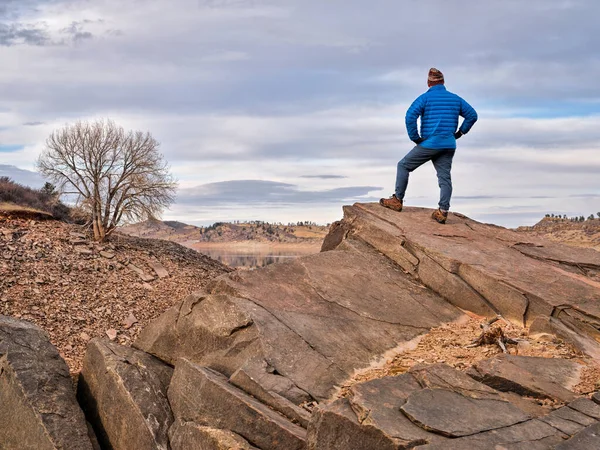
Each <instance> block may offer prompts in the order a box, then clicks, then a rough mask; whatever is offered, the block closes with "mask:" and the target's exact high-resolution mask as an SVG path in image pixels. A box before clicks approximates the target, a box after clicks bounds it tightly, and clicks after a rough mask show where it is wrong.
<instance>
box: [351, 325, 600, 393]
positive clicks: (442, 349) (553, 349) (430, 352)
mask: <svg viewBox="0 0 600 450" xmlns="http://www.w3.org/2000/svg"><path fill="white" fill-rule="evenodd" d="M480 323H481V320H478V319H474V318H469V319H468V320H465V321H462V322H459V323H450V324H446V325H442V326H440V327H437V328H432V329H431V330H430V332H429V333H427V334H425V335H424V336H422V338H420V339H417V340H415V345H413V346H412V347H411V348H408V349H406V350H405V351H402V352H400V353H398V354H396V355H395V356H393V357H392V358H391V359H390V360H388V361H387V362H386V363H385V364H384V365H383V366H380V367H373V368H371V369H369V370H367V371H362V372H361V373H358V374H357V375H355V376H354V377H353V378H352V379H351V380H350V381H349V382H348V383H346V385H345V386H343V387H342V390H341V395H342V396H345V395H348V393H349V388H350V387H351V386H352V385H354V384H356V383H360V382H363V381H367V380H372V379H376V378H383V377H386V376H390V375H398V374H401V373H404V372H406V371H408V370H409V369H410V368H411V367H413V366H415V365H417V364H435V363H445V364H448V365H450V366H452V367H454V368H455V369H458V370H467V369H469V368H470V367H471V366H472V365H473V364H475V363H477V362H478V361H481V360H483V359H488V358H491V357H493V356H494V355H497V354H499V353H501V352H502V351H501V350H500V348H499V347H498V346H497V345H485V346H481V347H474V348H467V346H468V345H469V344H470V343H471V342H472V341H473V340H474V339H476V338H477V337H478V336H479V334H480V333H481V328H480V327H479V324H480ZM493 327H501V328H502V329H503V331H504V333H505V335H506V336H509V337H511V338H513V339H517V340H519V341H520V343H519V345H518V346H516V345H508V346H507V347H508V351H509V353H511V354H513V355H521V356H537V357H542V358H563V359H572V360H575V361H577V362H579V363H581V364H583V365H584V370H583V373H582V376H581V380H580V383H579V384H578V385H577V386H575V387H574V389H573V390H574V391H575V392H577V393H579V394H585V393H589V392H593V391H595V390H597V389H598V386H597V383H598V380H600V367H598V366H597V365H596V364H594V363H593V361H591V359H590V358H588V357H586V356H585V355H583V354H581V353H580V352H578V351H577V350H575V349H574V348H573V347H572V346H571V345H569V344H567V343H564V342H562V341H561V340H560V339H558V338H556V339H554V340H551V341H547V340H534V339H530V338H529V337H528V336H527V332H526V330H524V329H522V328H519V327H516V326H513V325H508V324H506V323H504V322H496V324H494V325H493Z"/></svg>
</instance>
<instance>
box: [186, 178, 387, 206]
mask: <svg viewBox="0 0 600 450" xmlns="http://www.w3.org/2000/svg"><path fill="white" fill-rule="evenodd" d="M381 189H382V188H381V187H375V186H347V187H340V188H335V189H329V190H324V191H305V190H300V189H298V186H295V185H293V184H289V183H281V182H277V181H265V180H232V181H223V182H219V183H209V184H204V185H201V186H197V187H195V188H187V189H181V190H180V191H179V193H178V195H177V203H178V204H189V205H195V206H218V205H240V206H245V207H248V206H253V205H271V206H281V205H295V204H307V203H308V204H310V203H314V204H319V203H321V204H322V203H333V204H342V203H343V202H354V201H359V200H362V201H365V200H373V197H368V194H369V192H371V191H379V190H381Z"/></svg>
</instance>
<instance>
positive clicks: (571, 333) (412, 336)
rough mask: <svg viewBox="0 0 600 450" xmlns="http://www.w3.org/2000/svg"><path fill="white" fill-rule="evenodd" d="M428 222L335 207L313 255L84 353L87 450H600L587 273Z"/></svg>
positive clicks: (564, 256) (479, 227) (572, 256)
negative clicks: (128, 339) (130, 341)
mask: <svg viewBox="0 0 600 450" xmlns="http://www.w3.org/2000/svg"><path fill="white" fill-rule="evenodd" d="M430 214H431V211H430V210H425V209H421V208H407V209H406V210H405V211H403V212H402V213H395V212H393V211H390V210H387V209H384V208H382V207H380V206H379V205H376V204H355V205H353V206H349V207H345V208H344V219H343V220H342V221H340V222H338V223H335V224H333V225H332V227H331V229H330V233H329V234H328V236H327V237H326V239H325V240H324V242H323V249H322V250H323V251H322V252H321V253H320V254H317V255H311V256H306V257H302V258H299V259H296V260H293V261H289V262H285V263H281V264H277V265H272V266H268V267H266V268H264V269H260V270H255V271H249V272H243V271H241V272H233V273H229V274H224V275H221V276H220V277H218V278H216V279H214V280H212V281H211V282H209V283H208V284H206V285H205V286H204V289H203V290H202V291H197V292H195V293H193V294H191V295H189V296H187V297H186V298H184V299H183V300H182V301H180V302H178V303H176V304H175V305H174V306H173V307H172V308H170V309H169V310H168V311H166V312H165V313H164V314H163V315H162V316H160V317H159V318H158V319H156V320H155V321H153V322H152V323H151V324H150V325H148V326H147V327H145V328H144V330H143V331H142V332H141V333H140V335H139V336H138V338H137V339H136V341H135V343H134V346H133V347H125V346H121V345H118V344H117V343H115V342H111V341H109V340H108V339H94V340H92V341H91V342H90V343H89V344H88V350H87V353H86V357H85V362H84V367H83V369H82V372H81V375H80V378H79V383H78V392H77V398H78V402H79V405H81V407H82V409H83V410H84V412H85V416H86V418H87V420H88V421H89V422H90V423H91V425H92V427H93V430H94V432H95V436H96V437H97V439H98V441H99V443H100V446H101V448H111V449H130V448H143V449H146V448H147V449H167V448H169V446H170V448H171V449H172V450H183V449H190V448H202V449H211V450H215V449H223V448H239V449H262V450H284V449H285V450H289V449H292V450H293V449H298V450H301V449H310V450H321V449H323V450H325V449H327V450H338V449H339V450H342V449H343V450H388V449H389V450H398V449H405V448H406V449H408V448H419V449H421V448H422V449H424V450H425V449H427V450H430V449H469V450H472V449H482V450H483V449H490V448H497V449H527V450H537V449H540V450H542V449H554V448H555V449H567V448H569V449H590V448H600V394H599V393H597V392H594V391H595V390H596V389H597V388H598V387H597V386H596V385H595V384H594V381H595V380H597V378H598V372H597V370H598V364H599V363H600V309H599V306H598V305H599V304H600V303H599V301H600V279H599V276H600V253H598V252H596V251H594V250H589V249H588V250H585V249H583V250H582V249H574V248H572V247H568V246H564V245H559V244H556V243H553V242H551V241H547V240H542V239H539V238H535V237H529V236H526V235H523V234H520V233H517V232H514V231H511V230H507V229H504V228H500V227H496V226H492V225H485V224H480V223H477V222H475V221H472V220H470V219H468V218H466V217H464V216H462V215H460V214H451V215H450V217H449V219H448V223H447V224H446V225H439V224H437V223H436V222H433V221H432V220H431V219H430V217H429V216H430ZM494 321H495V322H494ZM4 322H6V323H2V321H0V361H6V362H5V363H4V366H3V367H4V370H3V371H0V383H1V382H3V380H5V379H7V380H10V381H11V382H12V383H13V384H19V383H20V384H21V385H23V386H25V385H27V381H28V373H27V371H26V370H22V368H23V367H26V366H27V364H29V363H27V364H25V363H23V364H20V361H31V360H32V359H33V360H36V349H35V348H32V346H31V345H23V342H27V341H24V340H23V339H17V340H15V339H14V334H15V333H14V332H13V331H11V330H12V329H14V328H15V327H16V326H20V327H21V328H20V329H22V330H29V325H27V324H24V323H21V324H19V325H15V324H14V323H13V322H11V321H10V320H9V321H6V320H4ZM477 323H481V325H482V330H483V332H484V334H482V336H480V339H478V342H477V343H473V344H471V345H470V341H471V340H472V338H473V337H474V336H475V337H476V335H477V332H476V324H477ZM11 327H12V328H11ZM4 329H8V330H9V331H8V332H5V333H4V334H2V331H3V330H4ZM26 332H27V331H22V333H26ZM31 333H34V331H31ZM452 336H454V337H452ZM475 344H477V346H475ZM500 344H502V345H504V346H505V347H508V351H509V352H510V354H509V353H502V352H501V351H500V347H501V345H500ZM431 346H433V347H431ZM440 347H441V348H440ZM6 348H8V349H9V351H8V352H7V351H6ZM10 348H18V349H19V352H18V353H19V354H20V355H22V356H21V359H16V360H14V359H13V360H7V358H6V356H5V355H10ZM42 356H43V355H40V356H39V357H42ZM3 374H4V375H3ZM47 378H48V379H52V377H51V374H48V376H47ZM5 384H6V385H8V384H7V383H5ZM0 386H2V385H1V384H0ZM2 392H3V391H2V389H0V395H1V394H2ZM7 392H13V391H7ZM15 392H16V391H15ZM61 392H62V391H61ZM42 394H43V393H40V395H41V396H42V398H45V397H43V395H42ZM6 398H8V400H9V401H11V402H13V403H14V402H17V403H18V401H19V399H18V398H15V396H13V397H10V398H9V397H6ZM2 400H3V399H2ZM70 401H71V400H69V402H70ZM6 404H7V405H8V407H7V409H11V407H12V405H11V404H9V403H6ZM20 404H21V405H25V406H26V407H27V408H29V409H28V411H33V412H34V413H35V412H36V411H39V404H40V402H39V401H37V397H36V396H35V395H29V396H28V397H26V398H25V399H21V403H20ZM69 404H71V403H69ZM27 408H24V407H22V408H21V409H27ZM31 417H33V418H31ZM36 417H38V419H36ZM9 419H10V418H8V417H2V415H1V414H0V429H4V430H5V431H4V433H5V436H7V438H10V439H13V441H14V440H15V439H16V438H15V436H19V430H18V429H17V428H15V427H14V426H13V427H9V428H7V429H5V428H3V426H4V425H5V424H9V423H12V422H9ZM57 420H60V419H57ZM29 423H30V424H31V425H30V426H34V425H35V426H37V427H45V428H46V429H48V430H49V431H48V433H46V436H47V435H51V436H53V437H54V435H53V434H52V433H56V432H57V430H59V429H60V428H57V427H49V426H48V425H47V424H46V422H44V420H43V415H38V416H35V415H34V416H31V415H30V418H29ZM80 429H81V427H80ZM80 434H81V433H80ZM39 436H40V437H39V439H40V440H41V439H43V437H42V435H41V434H40V435H39ZM60 438H61V436H58V437H56V438H55V440H59V439H60ZM40 448H42V447H41V446H40ZM43 448H57V447H56V446H55V447H52V446H49V447H43Z"/></svg>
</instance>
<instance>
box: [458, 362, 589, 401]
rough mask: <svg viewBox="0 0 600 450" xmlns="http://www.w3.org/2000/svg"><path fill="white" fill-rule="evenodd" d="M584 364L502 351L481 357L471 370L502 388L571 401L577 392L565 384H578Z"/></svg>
mask: <svg viewBox="0 0 600 450" xmlns="http://www.w3.org/2000/svg"><path fill="white" fill-rule="evenodd" d="M582 367H583V366H582V365H581V364H578V363H576V362H573V361H569V360H565V359H553V358H533V357H527V356H514V355H505V354H502V355H498V356H495V357H494V358H491V359H486V360H483V361H479V362H478V363H476V364H475V365H474V366H473V367H472V368H471V370H470V371H469V372H468V373H469V375H470V376H472V377H473V378H475V379H476V380H477V381H480V382H482V383H484V384H486V385H488V386H490V387H492V388H494V389H497V390H499V391H511V392H515V393H517V394H519V395H523V396H531V397H537V398H551V399H555V400H560V401H563V402H569V401H571V400H574V399H575V394H574V393H573V392H571V391H570V390H568V389H567V387H565V385H568V386H569V387H572V386H574V385H575V384H577V381H578V380H579V374H580V372H581V369H582Z"/></svg>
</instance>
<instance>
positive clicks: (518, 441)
mask: <svg viewBox="0 0 600 450" xmlns="http://www.w3.org/2000/svg"><path fill="white" fill-rule="evenodd" d="M566 438H567V436H566V435H564V434H562V433H560V432H559V431H558V430H556V428H553V427H551V426H550V425H548V424H546V423H544V422H541V421H539V420H536V419H534V420H528V421H527V422H523V423H519V424H517V425H512V426H510V427H507V428H501V429H498V430H492V431H487V432H484V433H479V434H475V435H472V436H467V437H463V438H459V439H453V440H452V441H446V442H439V443H434V444H430V445H426V446H423V447H419V450H448V449H452V450H490V449H495V450H496V449H497V450H548V449H551V448H554V446H555V445H557V444H560V443H562V442H563V441H564V440H565V439H566Z"/></svg>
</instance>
